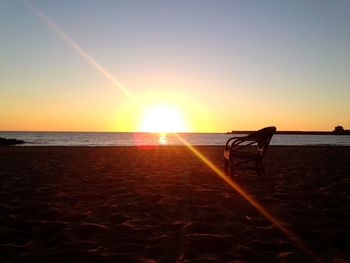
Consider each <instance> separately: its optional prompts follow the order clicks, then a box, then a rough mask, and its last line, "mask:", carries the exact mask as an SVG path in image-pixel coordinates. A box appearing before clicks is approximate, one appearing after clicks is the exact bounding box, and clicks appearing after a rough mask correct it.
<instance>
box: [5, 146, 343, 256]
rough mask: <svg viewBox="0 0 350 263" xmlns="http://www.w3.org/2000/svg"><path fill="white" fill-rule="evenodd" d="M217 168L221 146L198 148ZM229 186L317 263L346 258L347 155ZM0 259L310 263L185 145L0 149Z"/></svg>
mask: <svg viewBox="0 0 350 263" xmlns="http://www.w3.org/2000/svg"><path fill="white" fill-rule="evenodd" d="M199 150H200V151H201V152H203V153H204V154H205V155H207V156H208V157H209V158H210V159H211V160H213V162H214V163H216V164H217V165H219V166H220V167H221V168H222V166H223V162H222V150H223V149H222V147H199ZM265 161H266V162H265V164H266V168H267V173H268V175H269V176H270V178H271V180H270V181H260V180H257V178H256V176H255V175H254V173H251V172H248V171H240V172H239V173H238V174H237V176H236V177H234V180H235V181H237V182H238V183H239V184H240V185H242V186H243V187H244V188H245V189H246V190H247V192H248V193H249V194H250V195H252V196H253V197H254V198H256V199H257V200H259V202H260V203H262V204H263V205H264V206H265V208H266V209H268V210H269V211H270V212H271V213H273V214H274V215H275V216H277V217H278V218H280V219H281V220H282V221H283V222H284V223H285V225H286V226H287V228H288V229H290V230H292V231H294V232H295V233H296V234H297V235H298V236H299V237H300V238H301V239H302V240H303V241H304V242H305V244H306V245H307V246H308V248H309V249H311V250H312V251H314V252H315V253H316V254H317V255H319V257H320V258H321V259H322V260H323V261H324V262H347V261H349V255H350V147H271V148H270V149H269V152H268V154H267V156H266V159H265ZM0 198H1V199H0V262H28V261H30V260H31V261H33V262H153V261H157V262H176V261H178V262H214V261H221V262H312V261H313V259H312V258H311V257H310V256H309V255H308V254H307V253H306V252H304V251H303V250H302V249H300V248H299V247H298V245H296V244H295V243H294V242H293V241H291V240H290V239H289V238H288V237H287V236H285V235H284V234H283V233H282V232H281V231H280V230H279V229H277V228H276V227H275V226H274V225H273V224H272V223H271V222H269V221H268V220H266V219H265V218H264V217H262V216H261V215H260V214H259V213H258V212H257V211H256V209H255V208H254V207H253V206H252V205H250V204H249V203H248V202H247V201H245V200H244V199H243V198H241V197H240V196H239V195H238V194H237V193H236V192H235V191H234V190H232V189H231V188H230V187H228V186H227V185H226V184H225V183H224V182H223V181H222V180H221V179H220V178H218V177H217V176H216V175H215V174H214V173H213V172H212V171H211V170H210V169H209V168H208V167H206V166H205V165H204V164H203V163H202V162H201V161H200V160H198V159H197V158H196V157H195V156H194V155H193V154H192V153H191V152H189V151H188V149H187V148H185V147H160V148H137V147H99V148H88V147H8V148H4V147H3V148H0Z"/></svg>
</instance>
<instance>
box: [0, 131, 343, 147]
mask: <svg viewBox="0 0 350 263" xmlns="http://www.w3.org/2000/svg"><path fill="white" fill-rule="evenodd" d="M180 135H181V137H182V138H184V139H185V140H186V141H187V142H188V143H190V144H192V145H224V144H225V142H226V140H227V139H228V138H231V137H239V136H244V134H239V135H237V134H234V135H233V134H224V133H180ZM0 137H3V138H14V139H21V140H24V141H26V143H25V144H23V146H157V145H182V142H181V141H180V140H179V139H178V138H177V136H175V135H174V134H158V133H139V132H135V133H133V132H5V131H3V132H1V131H0ZM271 145H291V146H292V145H330V146H350V135H282V134H275V135H274V136H273V138H272V141H271Z"/></svg>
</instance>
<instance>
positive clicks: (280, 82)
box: [0, 0, 350, 132]
mask: <svg viewBox="0 0 350 263" xmlns="http://www.w3.org/2000/svg"><path fill="white" fill-rule="evenodd" d="M40 14H42V16H40ZM44 17H46V18H47V19H46V20H45V18H44ZM48 21H51V25H50V22H48ZM55 28H56V30H55ZM57 29H58V30H59V31H60V32H62V33H63V34H64V36H66V38H65V37H62V33H61V34H60V33H58V30H57ZM67 39H69V40H67ZM69 41H71V42H69ZM72 42H74V43H75V44H76V46H77V47H78V48H79V49H80V50H81V51H82V52H83V54H85V55H87V56H88V57H89V58H90V59H91V60H90V61H89V59H87V58H86V56H85V57H84V55H82V52H79V51H78V50H77V48H76V47H74V45H72ZM91 61H94V62H91ZM94 63H97V64H94ZM96 65H98V66H96ZM98 67H100V68H98ZM101 68H103V70H104V73H103V72H101ZM99 69H100V70H99ZM106 72H107V73H106ZM106 74H107V75H108V76H109V77H108V76H107V75H106ZM111 78H112V79H113V80H112V81H111ZM113 81H115V82H114V83H113ZM116 83H117V84H116ZM125 90H126V91H125ZM130 94H131V95H130ZM349 98H350V1H349V0H334V1H321V0H320V1H313V0H303V1H298V0H295V1H250V0H244V1H243V0H242V1H238V0H237V1H236V0H232V1H231V0H230V1H225V0H211V1H208V0H197V1H196V0H178V1H164V0H162V1H161V0H159V1H155V0H149V1H143V0H140V1H133V0H127V1H126V0H115V1H111V0H84V1H83V0H80V1H79V0H76V1H63V0H62V1H53V0H45V1H44V0H42V1H39V0H32V1H30V2H29V1H25V0H2V1H0V130H19V131H24V130H31V131H140V127H141V126H142V125H141V123H144V122H145V114H146V115H147V112H150V111H149V109H150V108H151V109H152V107H153V109H154V107H156V108H157V107H158V106H154V105H165V107H168V108H169V107H172V109H176V112H177V113H176V114H177V115H176V116H175V117H174V118H181V122H183V123H185V126H186V129H185V130H186V131H190V132H227V131H231V130H257V129H259V128H261V127H264V126H270V125H274V126H276V127H277V129H278V130H333V129H334V127H335V126H336V125H342V126H343V127H344V128H348V129H350V115H349V113H350V103H349ZM158 108H160V109H163V108H164V107H163V108H162V107H158ZM179 116H181V117H179ZM148 117H149V116H148ZM151 118H152V117H151ZM171 118H173V117H170V119H171ZM153 122H155V120H153ZM162 122H163V121H162V120H160V123H162ZM151 124H152V122H151ZM148 125H150V123H149V124H148Z"/></svg>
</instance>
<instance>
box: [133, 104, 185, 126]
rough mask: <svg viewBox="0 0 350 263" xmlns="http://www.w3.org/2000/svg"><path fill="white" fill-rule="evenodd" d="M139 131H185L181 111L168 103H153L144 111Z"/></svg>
mask: <svg viewBox="0 0 350 263" xmlns="http://www.w3.org/2000/svg"><path fill="white" fill-rule="evenodd" d="M139 130H140V131H141V132H186V131H187V128H186V125H185V121H184V118H183V116H182V114H181V111H180V110H178V109H177V108H175V107H173V106H170V105H163V104H158V105H153V106H151V107H148V108H146V110H145V111H144V114H143V117H142V120H141V124H140V129H139Z"/></svg>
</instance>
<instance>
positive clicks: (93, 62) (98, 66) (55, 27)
mask: <svg viewBox="0 0 350 263" xmlns="http://www.w3.org/2000/svg"><path fill="white" fill-rule="evenodd" d="M25 2H26V3H27V4H28V6H29V7H30V8H31V9H32V10H33V12H34V13H35V14H36V15H37V16H38V17H40V18H41V19H42V20H43V21H44V22H45V23H46V24H47V25H48V27H49V28H51V29H52V30H53V31H54V32H55V33H57V34H58V35H59V36H60V37H61V38H62V39H63V40H64V41H65V42H66V43H67V44H68V45H69V46H70V47H72V48H73V49H74V50H75V51H76V52H77V53H78V54H79V55H80V57H81V58H83V59H84V60H85V61H86V62H88V63H89V64H90V65H92V66H93V67H94V68H95V69H96V70H97V71H98V72H99V73H100V74H102V75H103V76H104V77H105V78H106V79H107V80H109V81H110V82H111V83H112V84H113V86H115V87H117V88H118V89H120V90H121V91H122V92H123V93H124V94H125V95H126V96H127V97H129V98H130V99H131V100H133V101H134V102H136V103H137V104H141V102H140V101H139V100H138V99H137V98H136V96H135V95H134V94H133V93H132V92H131V91H129V89H128V88H127V87H125V86H124V85H123V84H122V83H121V82H120V81H118V80H117V79H116V78H115V77H113V76H112V74H111V73H109V71H108V70H107V69H105V68H104V67H103V66H102V65H101V64H99V63H98V62H97V61H96V60H95V59H94V58H93V57H91V56H90V55H89V54H88V53H87V52H86V51H85V50H84V49H83V48H82V47H80V46H79V45H78V44H77V43H76V42H75V41H74V40H73V39H72V38H70V37H69V36H68V35H67V34H66V33H65V32H64V31H63V30H62V29H61V28H60V27H59V26H58V25H57V24H56V23H54V22H53V21H52V20H51V19H50V18H48V17H47V16H46V15H45V14H43V13H42V12H41V11H40V10H39V9H38V8H37V7H36V6H35V5H34V4H33V3H32V2H31V1H30V0H25Z"/></svg>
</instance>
